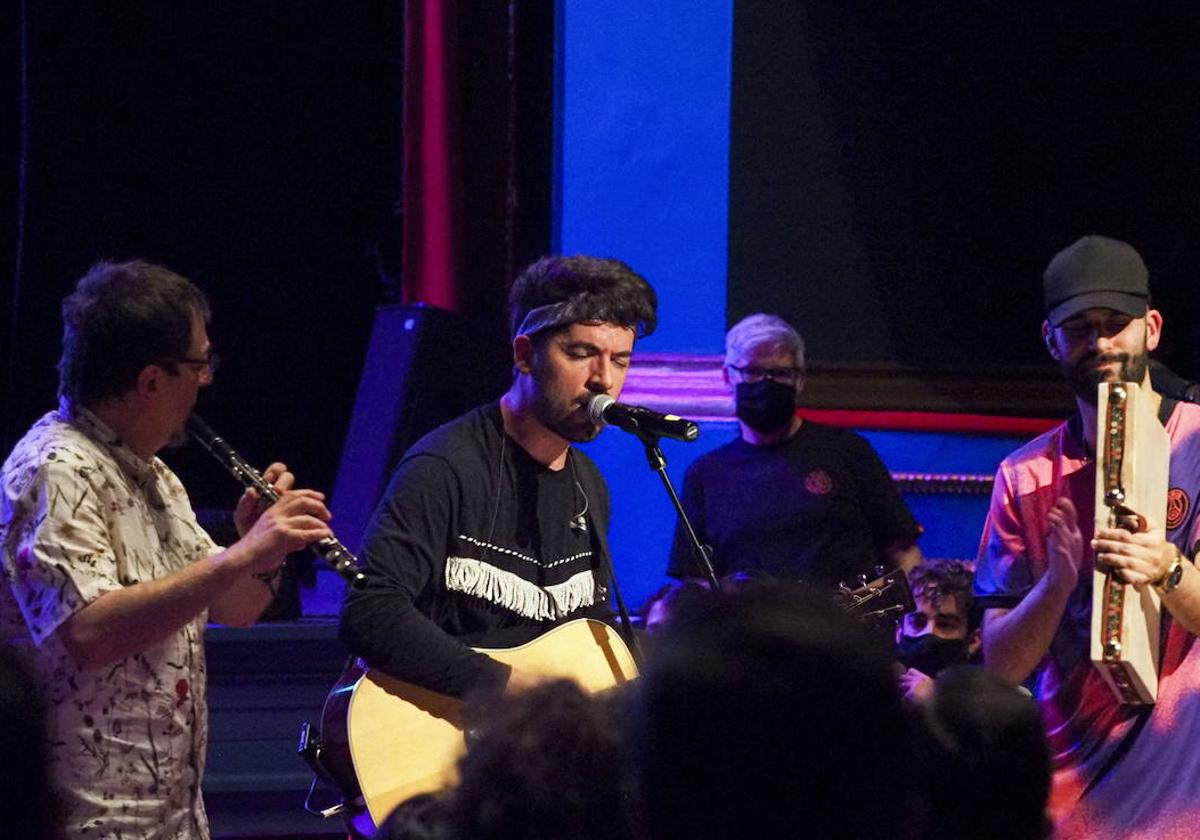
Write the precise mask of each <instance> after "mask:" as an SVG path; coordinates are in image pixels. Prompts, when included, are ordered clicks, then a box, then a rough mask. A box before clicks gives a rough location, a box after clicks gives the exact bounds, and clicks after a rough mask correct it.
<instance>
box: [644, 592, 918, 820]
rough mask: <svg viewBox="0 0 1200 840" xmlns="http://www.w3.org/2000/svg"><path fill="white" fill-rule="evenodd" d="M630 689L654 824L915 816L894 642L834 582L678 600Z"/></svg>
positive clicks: (907, 733)
mask: <svg viewBox="0 0 1200 840" xmlns="http://www.w3.org/2000/svg"><path fill="white" fill-rule="evenodd" d="M633 692H634V694H633V696H632V697H631V700H632V704H631V714H630V717H629V722H628V725H629V732H628V738H627V742H628V745H629V750H630V754H631V757H632V759H633V771H634V781H635V788H634V790H635V800H636V803H637V807H638V810H639V813H640V816H641V817H642V818H643V819H644V823H645V825H646V827H647V829H648V836H650V837H652V838H667V837H689V838H708V837H712V838H724V837H734V836H738V835H739V834H741V833H744V832H745V831H746V827H747V826H754V829H755V831H754V832H753V833H755V834H756V836H762V837H789V836H808V837H856V838H875V837H879V838H884V837H888V838H890V837H893V836H895V826H896V825H897V823H898V822H899V823H900V824H903V820H904V819H905V818H906V816H907V814H906V813H905V809H906V806H909V805H910V801H909V799H910V798H909V796H908V794H909V792H910V787H906V786H910V784H911V783H910V780H909V776H908V773H907V770H908V768H909V764H910V762H911V756H912V750H913V747H912V742H911V731H910V729H909V723H908V720H907V718H906V714H905V711H904V707H903V704H902V701H901V698H900V693H899V689H898V687H897V685H896V678H895V675H894V673H893V671H892V665H891V660H890V653H889V651H888V650H887V647H886V645H884V644H882V643H881V642H880V640H878V639H876V638H875V637H873V636H872V635H871V634H870V633H869V631H868V630H867V629H866V628H865V627H863V626H862V625H861V624H859V623H858V622H856V621H854V619H853V618H851V617H849V616H847V615H845V614H844V613H843V612H842V611H841V610H839V609H837V608H836V607H835V606H834V605H833V604H832V603H830V599H829V597H828V596H827V595H826V594H825V593H822V592H815V591H811V590H804V589H803V588H800V587H798V586H797V585H795V584H789V583H784V582H763V583H755V584H754V585H749V586H746V587H744V588H742V589H740V590H737V591H734V592H732V593H727V592H724V591H722V592H720V593H712V595H711V597H708V598H697V599H694V600H689V601H688V602H687V603H686V604H685V603H683V602H680V604H679V605H678V608H677V609H676V610H675V612H674V613H673V614H672V617H671V622H670V623H668V625H667V627H666V628H665V631H664V634H663V637H662V641H661V645H660V647H659V648H658V649H657V650H656V652H655V656H654V658H653V659H651V660H650V662H649V663H648V665H647V668H646V671H645V673H644V674H643V676H642V678H641V679H640V680H638V682H637V683H635V684H634V686H633ZM880 779H886V780H888V781H889V783H890V782H893V781H894V782H895V785H896V787H895V789H894V790H893V797H892V798H891V799H889V798H887V797H879V796H877V795H876V792H877V791H875V789H874V788H873V785H874V784H875V783H876V782H877V781H878V780H880Z"/></svg>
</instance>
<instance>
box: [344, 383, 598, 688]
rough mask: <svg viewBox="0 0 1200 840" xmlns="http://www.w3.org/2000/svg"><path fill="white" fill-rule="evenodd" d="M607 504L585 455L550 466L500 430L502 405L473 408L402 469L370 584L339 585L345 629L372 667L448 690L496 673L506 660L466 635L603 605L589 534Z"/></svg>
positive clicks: (497, 642) (511, 630)
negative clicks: (490, 654)
mask: <svg viewBox="0 0 1200 840" xmlns="http://www.w3.org/2000/svg"><path fill="white" fill-rule="evenodd" d="M585 509H586V513H585V512H584V511H585ZM608 511H609V500H608V490H607V488H606V487H605V485H604V480H603V479H602V478H601V476H600V473H599V470H597V469H596V466H595V464H593V463H592V462H591V460H590V459H588V457H587V456H586V455H583V454H582V453H580V452H579V451H577V450H575V449H572V450H571V451H570V453H569V456H568V462H567V467H566V468H564V469H562V470H558V471H553V470H550V469H547V468H546V467H545V466H543V465H542V464H540V463H539V462H538V461H536V460H535V459H533V458H532V457H531V456H530V455H529V454H528V453H526V452H525V450H523V449H522V448H521V447H520V446H519V445H518V444H517V443H516V442H515V441H513V440H512V439H511V438H509V437H507V436H506V435H505V434H504V432H503V425H502V421H501V417H500V410H499V406H498V405H496V404H492V405H488V406H484V407H483V408H479V409H476V410H474V411H472V412H470V413H468V414H466V415H465V416H463V417H461V418H459V419H458V420H455V421H453V422H451V423H448V424H446V425H445V426H443V427H441V428H440V429H437V430H436V431H434V432H432V433H430V434H429V435H427V436H426V437H425V438H422V439H421V440H420V441H418V442H417V443H416V444H415V445H414V446H413V447H412V449H411V450H409V452H408V453H406V454H405V456H404V458H403V460H402V461H401V462H400V465H399V466H398V467H397V468H396V473H395V475H394V476H393V478H392V481H391V484H390V485H389V486H388V490H387V493H386V494H385V496H384V498H383V500H382V501H381V502H380V503H379V506H378V507H377V508H376V510H375V513H374V515H373V516H372V518H371V522H370V524H369V525H368V527H367V533H366V535H365V537H364V540H363V559H364V560H365V561H366V564H365V569H364V574H365V575H366V578H367V581H366V585H365V586H364V587H363V588H362V589H360V590H355V591H351V592H349V593H348V594H347V597H346V602H345V604H344V605H343V608H342V617H341V636H342V640H343V642H344V643H345V644H346V646H347V648H349V650H350V651H351V652H352V653H354V654H355V655H357V656H360V657H362V658H363V660H364V661H365V662H366V663H367V664H368V665H369V666H371V667H373V668H378V669H380V670H381V671H383V672H385V673H388V674H391V675H392V676H395V677H398V678H400V679H403V680H407V681H409V682H413V683H416V684H418V685H423V686H425V687H427V688H431V689H433V690H435V691H439V692H442V693H444V694H450V695H453V696H462V695H463V694H464V693H465V692H467V691H469V690H471V689H473V688H476V687H481V686H483V685H487V684H494V683H500V682H503V681H504V680H505V679H506V678H507V675H508V670H509V669H508V667H507V666H504V665H501V664H500V663H498V662H496V661H495V660H492V659H490V658H489V657H486V656H483V655H481V654H478V653H476V652H474V651H473V650H471V647H470V646H476V647H493V648H500V647H512V646H514V645H518V644H523V643H525V642H528V641H530V640H532V639H534V638H536V637H537V636H539V635H541V634H542V633H543V632H545V631H546V630H548V629H550V628H551V627H554V626H556V625H558V624H561V623H562V622H563V621H566V620H568V619H573V618H581V617H585V616H588V617H596V618H605V617H607V616H608V607H607V595H608V574H607V569H608V562H607V559H606V558H605V557H604V555H603V549H602V548H601V543H600V541H599V540H598V539H597V536H596V535H597V533H598V532H599V530H600V529H606V528H607V527H608ZM581 514H582V515H583V519H584V520H585V521H586V528H581V527H578V522H579V518H580V515H581ZM573 526H574V527H573Z"/></svg>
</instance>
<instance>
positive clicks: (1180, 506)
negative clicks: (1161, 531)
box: [1167, 487, 1192, 531]
mask: <svg viewBox="0 0 1200 840" xmlns="http://www.w3.org/2000/svg"><path fill="white" fill-rule="evenodd" d="M1191 506H1192V503H1191V500H1189V499H1188V497H1187V493H1184V492H1183V489H1182V488H1180V487H1172V488H1171V489H1170V490H1169V491H1167V530H1168V531H1171V530H1174V529H1175V528H1178V527H1179V526H1180V525H1182V524H1183V520H1184V519H1186V518H1187V515H1188V508H1190V507H1191Z"/></svg>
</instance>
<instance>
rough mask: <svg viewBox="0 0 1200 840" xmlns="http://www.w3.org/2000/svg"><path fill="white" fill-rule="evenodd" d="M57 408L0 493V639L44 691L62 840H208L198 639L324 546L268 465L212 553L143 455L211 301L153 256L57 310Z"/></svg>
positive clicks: (316, 501) (84, 283) (163, 472)
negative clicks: (230, 533)
mask: <svg viewBox="0 0 1200 840" xmlns="http://www.w3.org/2000/svg"><path fill="white" fill-rule="evenodd" d="M62 311H63V354H62V360H61V361H60V363H59V373H60V380H59V395H60V398H61V402H60V406H59V409H58V410H57V411H53V412H51V413H49V414H47V415H45V416H44V417H43V418H42V419H41V420H39V421H38V422H37V423H36V424H35V425H34V426H33V427H32V428H31V429H30V430H29V432H28V433H27V434H26V435H25V437H24V438H22V440H21V441H20V442H19V443H18V444H17V445H16V447H15V448H14V449H13V452H12V454H11V455H9V457H8V460H7V461H6V462H5V464H4V468H3V488H4V495H3V498H2V499H0V545H2V547H3V553H2V554H0V561H2V562H3V564H4V570H3V571H4V574H3V575H0V638H3V640H4V641H5V642H6V643H9V644H13V645H16V646H18V647H20V648H23V649H24V650H25V651H26V652H27V653H28V655H29V656H30V657H31V659H32V660H33V662H34V664H35V665H36V667H37V670H38V671H39V672H40V676H41V679H42V681H43V683H44V685H45V687H46V694H47V696H48V697H49V698H51V708H50V709H49V710H48V713H49V723H50V739H49V740H50V744H51V751H52V756H51V761H52V766H51V773H52V775H53V778H54V781H55V783H56V786H57V792H58V793H59V795H60V796H61V799H62V801H63V804H64V806H65V811H66V813H65V817H66V821H67V824H66V836H68V837H72V838H84V837H86V838H100V839H101V840H107V839H108V838H117V837H122V838H142V839H144V838H164V840H165V838H171V839H172V840H175V839H176V838H187V839H188V840H205V838H208V836H209V830H208V822H207V819H206V817H205V812H204V804H203V801H202V800H201V797H200V783H201V779H202V776H203V772H204V758H205V748H206V740H207V731H208V726H207V705H206V700H205V693H206V692H205V665H204V627H205V622H206V620H207V619H212V620H214V621H219V622H221V623H225V624H233V625H248V624H251V623H253V622H254V620H255V619H256V618H257V617H258V616H259V614H260V613H261V612H262V610H263V609H264V608H265V607H266V605H267V603H268V601H269V598H270V590H269V589H268V588H267V587H266V586H264V585H263V582H262V581H261V580H258V579H256V577H255V576H256V575H261V574H269V573H272V572H274V571H275V570H276V569H278V568H279V566H280V564H282V562H283V560H284V558H285V557H286V556H287V554H289V553H290V552H292V551H297V550H299V549H301V548H303V547H304V546H306V545H308V544H309V543H311V542H313V541H316V540H320V539H324V538H328V537H329V536H330V532H329V528H328V527H327V526H326V524H325V523H326V521H327V520H328V519H329V512H328V511H327V510H326V509H325V505H324V504H323V502H322V497H321V495H320V494H319V493H316V492H313V491H311V490H292V489H291V486H292V482H293V479H292V476H291V474H290V473H288V472H287V471H286V469H285V468H284V466H283V465H282V464H273V465H271V467H270V468H268V469H267V471H266V473H265V475H264V479H265V480H266V481H267V482H268V483H270V484H271V485H273V487H274V488H275V489H276V490H277V491H278V492H279V494H280V500H279V502H278V503H276V504H275V505H272V506H271V507H270V508H267V509H266V510H263V511H262V512H261V513H259V506H258V505H257V497H256V495H255V494H254V493H252V492H247V493H246V494H244V495H243V496H242V498H241V500H240V501H239V502H238V505H237V510H236V513H235V520H236V523H237V526H238V531H239V533H240V534H241V535H242V537H241V539H239V540H238V541H237V542H236V543H234V544H233V545H232V546H230V547H229V548H227V549H224V550H222V549H220V548H219V547H218V546H216V545H214V544H213V542H212V540H211V539H210V538H209V536H208V534H206V533H205V532H204V531H203V530H202V529H201V528H200V526H199V525H197V523H196V517H195V515H194V514H193V512H192V508H191V505H190V504H189V503H188V498H187V493H186V492H185V491H184V489H183V486H182V485H181V484H180V483H179V480H178V479H177V478H176V477H175V475H174V474H173V473H172V472H171V470H170V469H168V468H167V466H166V465H165V464H164V463H163V462H162V461H161V460H159V459H158V458H157V457H156V453H157V452H159V451H160V450H161V449H163V448H164V447H166V446H168V445H170V444H173V443H175V444H177V443H182V442H183V441H184V440H186V437H185V434H184V422H185V421H186V419H187V417H188V415H189V414H190V413H191V411H192V408H193V406H194V405H195V403H196V398H197V395H198V394H199V391H200V389H201V388H203V387H204V386H206V385H208V384H209V383H210V382H211V381H212V377H213V371H214V369H215V367H216V356H215V355H214V354H213V352H212V347H211V346H210V344H209V340H208V334H207V329H206V322H207V320H208V318H209V307H208V303H207V302H206V300H205V298H204V295H203V294H202V293H201V292H200V290H199V289H197V288H196V287H195V286H194V285H192V283H190V282H189V281H188V280H186V279H184V278H183V277H180V276H179V275H177V274H174V273H172V272H170V271H168V270H167V269H165V268H163V267H161V266H157V265H152V264H150V263H146V262H141V261H134V262H127V263H118V264H114V263H98V264H96V265H94V266H93V267H92V268H91V269H90V270H89V271H88V273H87V274H86V275H85V276H84V277H83V278H82V279H81V280H80V281H79V283H78V284H77V285H76V287H75V291H74V293H73V294H71V295H70V296H68V297H67V298H66V299H65V300H64V301H63V309H62Z"/></svg>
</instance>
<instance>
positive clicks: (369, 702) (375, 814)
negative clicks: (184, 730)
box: [319, 618, 637, 836]
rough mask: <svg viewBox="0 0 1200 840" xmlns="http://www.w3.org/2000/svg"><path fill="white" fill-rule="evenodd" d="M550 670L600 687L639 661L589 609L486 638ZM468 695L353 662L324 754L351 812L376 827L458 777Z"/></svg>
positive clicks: (502, 657)
mask: <svg viewBox="0 0 1200 840" xmlns="http://www.w3.org/2000/svg"><path fill="white" fill-rule="evenodd" d="M478 650H479V652H480V653H486V654H487V655H488V656H490V657H492V658H493V659H497V660H499V661H500V662H503V663H505V664H506V665H511V666H513V667H514V668H516V669H518V670H520V671H523V672H525V673H529V674H533V675H536V676H541V677H545V678H547V679H558V678H564V679H572V680H574V681H576V682H577V683H579V685H580V686H582V687H583V689H584V690H585V691H589V692H593V693H594V692H599V691H603V690H605V689H608V688H613V687H615V686H618V685H621V684H623V683H626V682H629V681H630V680H632V679H633V678H634V677H636V676H637V666H636V665H635V664H634V661H633V656H632V655H631V654H630V653H629V648H627V647H626V646H625V643H624V642H623V641H622V640H621V637H620V636H619V635H617V632H616V631H615V630H613V629H612V628H611V627H609V626H608V625H607V624H604V623H602V622H599V621H595V620H593V619H590V618H583V619H577V620H575V621H569V622H567V623H566V624H562V625H560V626H558V627H556V628H554V629H553V630H551V631H549V632H548V633H546V634H544V635H542V636H539V637H538V638H537V639H535V640H533V641H532V642H529V643H528V644H524V645H521V646H520V647H515V648H504V649H497V650H489V649H484V648H478ZM462 706H463V704H462V701H460V700H456V699H454V698H452V697H447V696H445V695H443V694H438V693H437V692H434V691H430V690H428V689H425V688H421V687H419V686H415V685H413V684H411V683H407V682H404V681H402V680H397V679H393V678H392V677H389V676H387V675H385V674H382V673H379V672H378V671H373V670H369V671H366V672H365V673H364V672H363V670H362V669H361V668H352V669H351V670H350V671H348V672H347V674H346V675H345V676H344V677H343V679H342V681H340V682H339V684H338V685H337V686H336V687H335V688H334V690H333V691H332V692H331V693H330V695H329V697H328V698H327V699H326V701H325V707H324V710H323V711H322V713H321V747H320V757H319V762H320V765H321V769H322V770H323V771H324V773H325V775H327V776H328V777H329V780H330V781H332V782H333V783H334V784H336V785H337V787H338V788H340V789H341V791H342V792H343V793H344V794H345V795H346V800H345V801H346V802H347V803H348V806H349V807H348V808H347V809H346V811H343V814H342V815H343V816H344V817H346V819H347V822H348V823H349V824H350V826H351V828H352V829H353V830H354V831H355V832H356V833H358V834H360V835H363V836H369V835H370V834H371V833H373V831H374V827H375V826H377V825H379V824H380V823H381V822H382V821H383V820H384V819H385V818H386V817H387V815H388V814H390V813H391V811H392V809H393V808H395V807H396V806H397V805H399V804H400V803H401V802H404V801H405V800H407V799H409V798H411V797H414V796H417V795H418V794H422V793H432V792H434V791H438V790H441V789H443V788H445V787H446V786H448V785H451V784H453V783H454V781H455V777H456V771H455V768H456V766H457V763H458V759H459V758H460V757H461V756H462V755H463V753H464V752H465V751H466V742H467V738H468V736H469V732H468V730H467V729H466V727H465V725H464V723H463V719H462Z"/></svg>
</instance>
